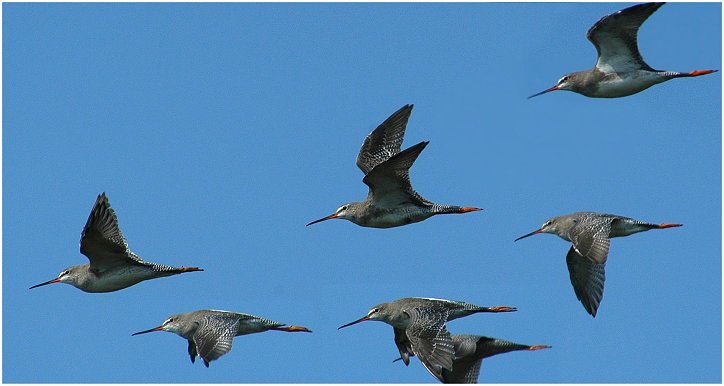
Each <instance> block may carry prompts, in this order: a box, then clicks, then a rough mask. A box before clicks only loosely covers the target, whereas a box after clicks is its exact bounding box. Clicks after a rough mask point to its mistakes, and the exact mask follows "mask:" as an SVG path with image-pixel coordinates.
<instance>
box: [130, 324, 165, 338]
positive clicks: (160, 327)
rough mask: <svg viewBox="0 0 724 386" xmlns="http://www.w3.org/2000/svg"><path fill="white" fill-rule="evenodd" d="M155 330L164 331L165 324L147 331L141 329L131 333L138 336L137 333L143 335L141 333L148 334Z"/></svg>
mask: <svg viewBox="0 0 724 386" xmlns="http://www.w3.org/2000/svg"><path fill="white" fill-rule="evenodd" d="M154 331H163V326H158V327H154V328H152V329H150V330H146V331H139V332H136V333H133V334H131V336H136V335H141V334H147V333H149V332H154Z"/></svg>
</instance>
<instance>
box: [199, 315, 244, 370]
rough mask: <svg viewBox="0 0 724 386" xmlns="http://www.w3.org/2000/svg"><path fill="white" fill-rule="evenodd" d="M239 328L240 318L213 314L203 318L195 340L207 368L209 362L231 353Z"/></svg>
mask: <svg viewBox="0 0 724 386" xmlns="http://www.w3.org/2000/svg"><path fill="white" fill-rule="evenodd" d="M238 327H239V318H236V317H233V315H226V314H225V313H211V314H208V315H205V316H204V317H203V318H201V320H200V321H199V327H198V328H197V329H196V332H195V333H194V335H193V340H194V343H195V344H196V348H197V349H198V353H199V356H200V357H201V359H203V360H204V364H205V365H206V367H209V362H211V361H213V360H215V359H218V358H219V357H221V356H222V355H224V354H226V353H227V352H229V351H231V343H232V342H233V339H234V336H236V332H237V330H238Z"/></svg>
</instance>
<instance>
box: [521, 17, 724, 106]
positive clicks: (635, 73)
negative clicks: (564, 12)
mask: <svg viewBox="0 0 724 386" xmlns="http://www.w3.org/2000/svg"><path fill="white" fill-rule="evenodd" d="M662 5H664V3H645V4H638V5H634V6H632V7H628V8H626V9H623V10H620V11H617V12H614V13H612V14H610V15H608V16H604V17H603V18H601V20H599V21H598V22H597V23H596V24H594V25H593V26H592V27H591V28H590V29H589V30H588V33H586V37H587V38H588V40H590V41H591V43H593V45H594V46H596V50H597V51H598V59H597V61H596V66H595V67H593V68H592V69H590V70H585V71H578V72H572V73H570V74H567V75H565V76H564V77H562V78H561V79H560V80H559V81H558V84H557V85H555V86H553V87H551V88H549V89H547V90H545V91H541V92H539V93H537V94H534V95H531V96H529V97H528V99H530V98H533V97H535V96H538V95H541V94H545V93H547V92H551V91H556V90H568V91H573V92H577V93H579V94H582V95H585V96H587V97H591V98H618V97H624V96H628V95H632V94H636V93H637V92H639V91H643V90H645V89H647V88H649V87H651V86H653V85H655V84H658V83H661V82H665V81H667V80H670V79H674V78H686V77H694V76H700V75H706V74H711V73H712V72H716V71H718V70H696V71H691V72H676V71H662V70H654V69H653V68H651V66H649V65H648V64H646V62H644V59H643V58H642V57H641V53H639V48H638V43H637V35H638V30H639V27H641V24H642V23H643V22H644V21H645V20H646V19H647V18H648V17H649V16H651V14H652V13H654V11H656V10H657V9H659V7H661V6H662Z"/></svg>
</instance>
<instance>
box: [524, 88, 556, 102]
mask: <svg viewBox="0 0 724 386" xmlns="http://www.w3.org/2000/svg"><path fill="white" fill-rule="evenodd" d="M556 90H558V85H555V86H553V87H551V88H549V89H548V90H545V91H541V92H539V93H537V94H533V95H531V96H529V97H528V99H530V98H533V97H537V96H538V95H543V94H545V93H547V92H551V91H556Z"/></svg>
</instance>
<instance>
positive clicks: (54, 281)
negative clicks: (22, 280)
mask: <svg viewBox="0 0 724 386" xmlns="http://www.w3.org/2000/svg"><path fill="white" fill-rule="evenodd" d="M53 283H60V278H59V277H56V278H55V279H53V280H48V281H46V282H45V283H40V284H36V285H34V286H32V287H30V288H29V289H33V288H38V287H42V286H44V285H48V284H53Z"/></svg>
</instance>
